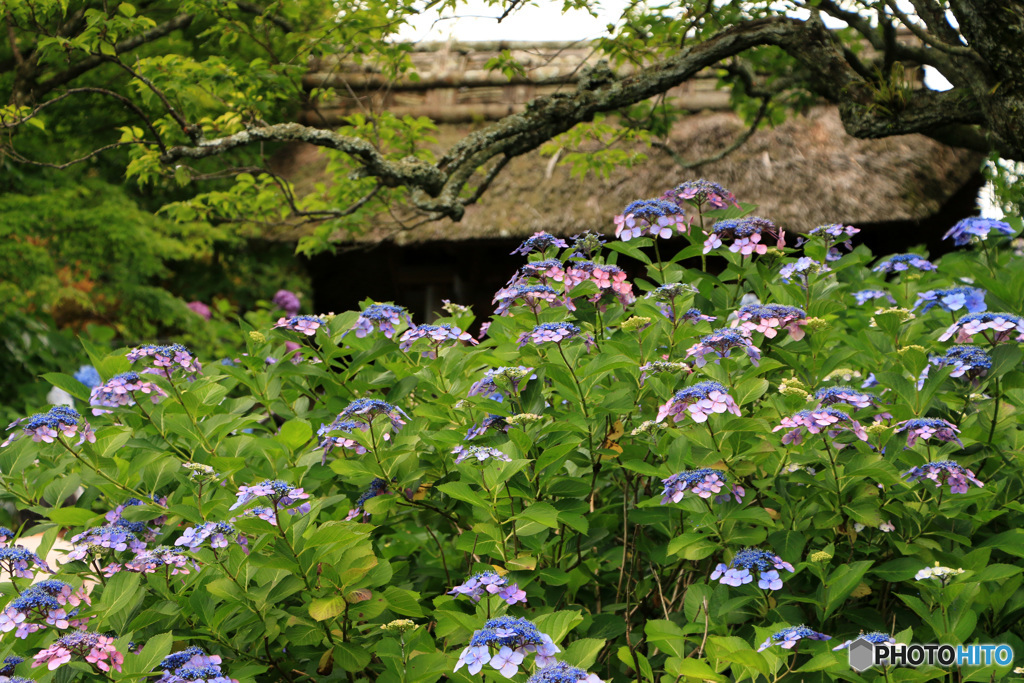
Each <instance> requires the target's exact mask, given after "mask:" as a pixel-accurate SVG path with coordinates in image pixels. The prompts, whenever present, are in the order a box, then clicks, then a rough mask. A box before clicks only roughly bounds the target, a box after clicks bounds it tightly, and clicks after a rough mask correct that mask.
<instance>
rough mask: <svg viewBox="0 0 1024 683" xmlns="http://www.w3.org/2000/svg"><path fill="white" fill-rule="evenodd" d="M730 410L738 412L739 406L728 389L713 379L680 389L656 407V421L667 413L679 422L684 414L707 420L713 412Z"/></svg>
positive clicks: (700, 420)
mask: <svg viewBox="0 0 1024 683" xmlns="http://www.w3.org/2000/svg"><path fill="white" fill-rule="evenodd" d="M726 411H728V412H730V413H732V414H733V415H737V416H738V415H739V414H740V407H739V406H738V405H736V401H734V400H733V398H732V396H730V395H729V390H728V389H726V388H725V387H724V386H723V385H721V384H719V383H718V382H714V381H710V380H708V381H705V382H698V383H697V384H694V385H693V386H690V387H687V388H685V389H680V390H679V391H677V392H676V393H675V395H673V396H672V398H670V399H669V400H668V402H666V403H665V405H663V406H661V407H660V408H659V409H658V418H657V420H656V421H657V422H661V421H662V420H664V419H665V418H666V417H668V416H669V415H671V416H673V417H672V419H673V421H674V422H679V421H680V420H682V419H683V417H684V415H689V416H690V418H691V419H692V420H693V421H694V422H707V419H708V417H710V416H711V415H713V414H714V413H724V412H726Z"/></svg>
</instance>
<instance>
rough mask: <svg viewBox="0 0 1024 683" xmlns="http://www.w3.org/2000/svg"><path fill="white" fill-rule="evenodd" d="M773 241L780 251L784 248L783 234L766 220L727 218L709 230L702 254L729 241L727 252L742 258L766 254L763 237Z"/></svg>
mask: <svg viewBox="0 0 1024 683" xmlns="http://www.w3.org/2000/svg"><path fill="white" fill-rule="evenodd" d="M765 235H768V236H770V237H772V238H773V239H775V241H776V246H778V247H779V248H780V249H781V248H782V247H784V246H786V238H785V233H784V232H783V231H781V230H779V228H778V227H777V226H776V225H775V223H773V222H772V221H770V220H768V219H767V218H761V217H760V216H747V217H745V218H728V219H725V220H721V221H718V222H716V223H715V224H714V226H713V227H712V228H711V233H710V234H708V238H707V239H706V240H705V241H704V253H705V254H707V253H708V252H710V251H711V250H712V249H717V248H718V247H720V246H722V245H723V244H724V243H725V241H730V244H729V251H731V252H733V253H738V254H741V255H743V256H748V255H751V254H766V253H768V245H766V244H762V243H761V239H762V237H763V236H765Z"/></svg>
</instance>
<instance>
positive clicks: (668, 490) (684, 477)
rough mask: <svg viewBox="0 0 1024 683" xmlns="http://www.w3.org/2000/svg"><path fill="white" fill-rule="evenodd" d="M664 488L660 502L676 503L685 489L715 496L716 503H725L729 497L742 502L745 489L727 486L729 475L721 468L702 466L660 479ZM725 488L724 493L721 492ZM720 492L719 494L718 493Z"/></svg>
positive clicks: (664, 503)
mask: <svg viewBox="0 0 1024 683" xmlns="http://www.w3.org/2000/svg"><path fill="white" fill-rule="evenodd" d="M661 483H662V484H664V486H665V489H664V491H662V498H661V504H662V505H667V504H668V503H678V502H679V501H681V500H682V499H683V494H684V493H686V492H687V491H690V492H691V493H694V494H696V495H698V496H700V497H701V498H705V499H707V498H710V497H711V496H712V495H714V496H715V502H716V503H726V502H728V501H729V499H730V498H735V499H736V502H737V503H742V502H743V496H745V495H746V493H747V492H746V491H745V490H744V488H743V487H742V486H739V485H738V484H734V485H733V486H732V488H727V487H728V486H729V477H728V475H727V474H726V473H725V472H723V471H722V470H713V469H708V468H703V469H699V470H687V471H685V472H680V473H679V474H673V475H672V476H671V477H669V478H668V479H662V480H661ZM723 488H727V490H726V492H725V493H721V491H722V489H723ZM718 494H721V495H718Z"/></svg>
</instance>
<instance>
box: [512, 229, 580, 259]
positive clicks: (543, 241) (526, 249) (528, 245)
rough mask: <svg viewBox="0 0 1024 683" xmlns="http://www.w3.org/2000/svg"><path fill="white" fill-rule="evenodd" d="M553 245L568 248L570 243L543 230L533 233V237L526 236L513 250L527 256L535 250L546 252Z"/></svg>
mask: <svg viewBox="0 0 1024 683" xmlns="http://www.w3.org/2000/svg"><path fill="white" fill-rule="evenodd" d="M551 247H556V248H558V249H567V248H568V247H569V245H568V244H566V242H565V240H563V239H560V238H558V237H555V236H554V235H549V234H548V233H546V232H543V231H541V232H535V233H533V236H532V237H528V238H526V240H525V241H524V242H523V243H522V244H520V245H519V246H518V247H516V248H515V249H514V250H513V251H512V254H520V255H522V256H526V255H527V254H529V253H530V252H533V251H538V252H541V253H544V252H545V251H547V250H548V249H550V248H551Z"/></svg>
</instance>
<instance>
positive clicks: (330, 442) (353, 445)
mask: <svg viewBox="0 0 1024 683" xmlns="http://www.w3.org/2000/svg"><path fill="white" fill-rule="evenodd" d="M369 428H370V426H369V424H368V423H366V422H359V421H356V420H346V419H344V417H343V416H341V415H339V416H338V417H336V418H335V420H334V422H332V423H331V424H329V425H325V424H323V423H321V424H320V429H318V430H316V435H317V437H318V438H319V441H318V443H317V448H323V449H324V457H323V459H322V460H321V461H320V464H321V465H326V464H327V454H328V453H330V452H331V450H332V449H334V448H348V449H350V450H352V451H353V452H355V453H356V454H357V455H362V454H363V453H365V452H366V448H365V447H364V446H363V445H362V444H361V443H359V442H358V441H356V440H355V439H353V438H351V437H348V436H344V435H342V436H328V434H330V432H356V431H366V430H367V429H369Z"/></svg>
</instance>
